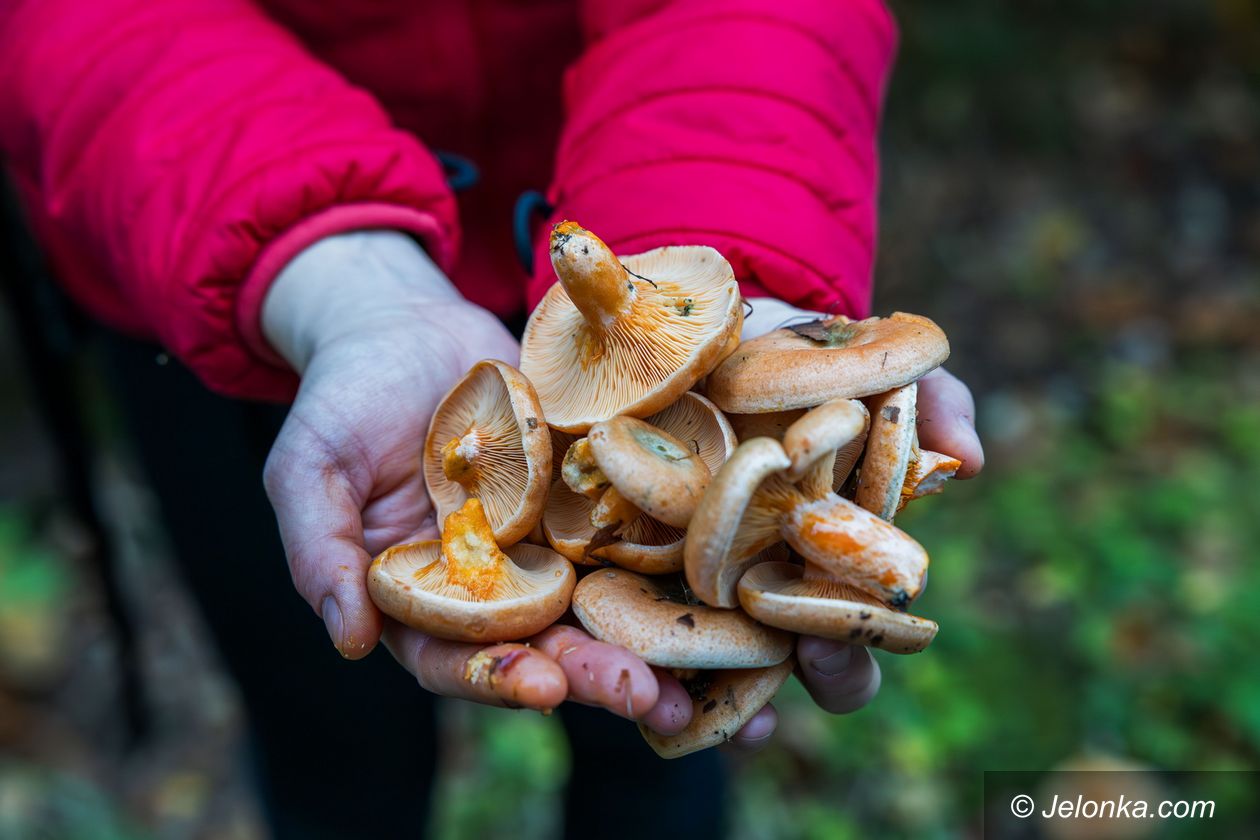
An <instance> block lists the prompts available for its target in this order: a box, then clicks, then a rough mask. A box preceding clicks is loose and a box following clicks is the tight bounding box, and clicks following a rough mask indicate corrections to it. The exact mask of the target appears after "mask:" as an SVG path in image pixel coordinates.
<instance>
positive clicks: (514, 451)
mask: <svg viewBox="0 0 1260 840" xmlns="http://www.w3.org/2000/svg"><path fill="white" fill-rule="evenodd" d="M551 458H552V452H551V440H550V432H549V430H548V428H547V423H546V421H545V420H544V419H543V413H542V406H541V405H539V402H538V397H537V395H536V394H535V393H534V389H533V386H531V385H530V383H529V380H528V379H526V378H525V376H524V375H522V374H521V372H520V371H518V370H516V369H515V368H513V367H512V366H511V365H507V364H504V363H503V362H499V361H494V360H486V361H482V362H478V363H477V364H475V365H473V366H472V368H471V369H470V370H469V371H468V373H467V374H465V375H464V378H463V379H461V380H460V381H459V382H457V383H456V384H455V387H453V388H451V390H450V391H449V392H448V393H447V394H446V396H445V397H443V398H442V401H441V402H440V403H438V407H437V408H436V409H435V410H434V412H433V419H432V420H431V421H430V423H429V433H428V435H427V436H426V437H425V441H424V458H423V461H424V483H425V487H426V488H427V489H428V492H429V498H430V499H432V500H433V505H434V507H435V508H436V512H437V517H438V522H439V523H444V522H445V521H446V517H447V516H449V515H450V514H451V513H452V512H454V511H456V510H458V509H459V508H460V507H461V506H462V505H463V504H464V502H466V501H467V500H468V499H469V498H470V497H475V498H478V499H480V500H481V503H482V506H483V507H484V508H485V514H486V518H487V519H488V520H489V521H490V524H491V526H492V527H493V528H494V534H495V540H496V541H497V543H498V544H499V545H500V546H504V547H506V546H509V545H512V544H514V543H516V542H519V541H520V540H522V539H524V538H525V537H526V536H527V535H528V534H529V532H530V531H531V530H532V529H533V528H534V526H535V525H536V524H537V523H538V520H539V519H540V518H541V517H542V511H543V506H544V504H545V503H546V499H547V487H548V485H549V484H550V481H551Z"/></svg>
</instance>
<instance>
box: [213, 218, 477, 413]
mask: <svg viewBox="0 0 1260 840" xmlns="http://www.w3.org/2000/svg"><path fill="white" fill-rule="evenodd" d="M356 230H397V231H401V232H403V233H407V234H410V235H411V236H413V237H415V239H416V240H417V241H418V242H419V243H420V245H421V247H423V248H424V249H425V251H427V252H428V254H429V257H430V258H432V260H433V261H434V262H435V263H437V265H438V267H439V268H441V269H442V270H443V271H445V272H449V271H450V269H451V263H452V261H453V259H454V254H453V253H452V249H451V243H450V241H449V240H448V238H447V237H446V236H444V235H443V232H442V225H441V223H440V222H439V221H438V219H437V217H436V216H434V215H432V214H430V213H425V212H423V211H421V210H416V209H414V208H411V207H404V206H401V205H397V204H384V203H373V202H364V203H356V204H340V205H337V206H335V207H330V208H328V209H327V210H324V211H322V212H319V213H316V214H315V215H313V216H308V217H306V218H305V219H302V220H301V221H300V222H298V223H297V224H295V225H293V226H292V227H290V228H289V229H288V230H286V231H285V232H284V233H282V234H281V235H280V236H278V237H276V238H275V239H273V240H272V241H271V242H269V243H268V244H267V245H266V247H264V248H263V250H262V251H261V252H260V253H259V254H258V258H257V259H256V260H255V261H254V265H253V267H252V268H251V269H250V272H249V274H248V275H247V276H246V278H245V282H244V283H242V284H241V286H240V289H239V290H238V292H237V296H236V307H235V321H236V331H237V335H238V336H239V337H240V340H241V343H242V344H243V345H244V346H245V348H246V349H247V350H248V351H249V352H250V354H251V355H252V356H253V357H254V358H256V359H257V360H259V361H260V362H263V363H265V364H267V365H269V366H271V367H272V368H275V369H276V373H277V375H278V376H277V387H276V389H275V390H276V395H277V398H279V399H284V398H285V396H286V395H287V396H289V397H291V396H292V394H293V393H295V392H296V388H297V376H296V375H295V374H294V373H293V370H292V369H291V368H290V367H289V363H288V362H286V361H285V360H284V359H283V358H282V357H281V356H280V354H278V353H277V352H276V351H275V350H274V349H272V347H271V345H270V344H268V343H267V339H266V336H264V335H263V330H262V306H263V301H264V300H265V299H266V297H267V291H268V290H269V289H270V288H271V283H272V281H274V280H275V279H276V276H277V275H279V274H280V272H281V271H283V270H284V267H285V266H286V265H288V264H289V262H290V261H291V260H292V259H293V258H294V257H296V256H297V255H298V254H299V253H301V252H302V251H303V250H305V249H306V248H308V247H309V246H311V245H313V244H315V243H316V242H318V241H319V240H321V239H324V238H326V237H329V236H336V235H337V234H341V233H350V232H351V231H356Z"/></svg>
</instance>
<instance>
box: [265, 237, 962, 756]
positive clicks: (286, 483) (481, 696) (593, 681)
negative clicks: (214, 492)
mask: <svg viewBox="0 0 1260 840" xmlns="http://www.w3.org/2000/svg"><path fill="white" fill-rule="evenodd" d="M802 314H806V313H803V312H802V311H801V310H798V309H795V308H794V307H790V306H788V305H787V304H783V303H781V302H779V301H774V300H768V299H762V300H759V301H757V302H756V304H755V309H754V311H753V313H752V315H751V316H750V317H749V318H748V319H747V321H746V322H745V326H744V337H745V338H747V337H750V336H753V335H758V334H761V333H764V332H767V331H769V330H771V329H773V328H775V327H776V326H778V325H780V324H781V323H783V322H784V321H787V320H789V319H792V318H794V317H799V316H801V315H802ZM262 317H263V331H264V333H265V335H266V337H267V339H268V341H269V342H270V343H271V345H272V346H273V347H274V348H275V349H276V351H277V352H278V353H280V355H282V356H283V357H284V358H285V359H286V360H287V361H288V362H289V364H291V365H292V366H293V368H294V370H296V371H297V372H298V373H299V374H300V375H301V377H302V383H301V387H300V389H299V391H298V395H297V399H296V400H295V402H294V404H293V407H292V409H291V410H290V412H289V415H288V417H287V419H286V420H285V423H284V426H283V428H282V429H281V430H280V434H279V436H278V437H277V438H276V442H275V444H274V446H273V448H272V451H271V454H270V456H269V458H268V460H267V466H266V470H265V473H264V481H265V484H266V488H267V494H268V497H269V498H270V499H271V503H272V505H273V506H274V508H275V511H276V517H277V519H278V521H279V525H280V534H281V537H282V539H283V541H284V546H285V553H286V555H287V557H288V562H289V570H290V572H291V574H292V576H293V582H294V585H295V586H296V587H297V590H298V592H299V593H301V595H302V597H303V598H305V599H306V601H307V602H308V603H309V604H310V605H311V606H312V607H313V608H314V609H315V611H316V612H317V613H319V614H320V615H321V617H322V618H323V620H324V624H325V627H326V628H327V630H328V635H329V636H330V638H331V639H332V642H333V644H334V645H335V646H336V647H337V650H339V651H340V652H341V654H342V655H343V656H345V657H347V658H350V659H358V658H360V657H363V656H366V655H367V654H368V653H369V652H370V651H371V650H372V648H373V647H375V646H376V644H377V642H378V641H381V640H383V641H384V643H385V645H386V646H387V647H388V648H389V650H390V652H391V653H392V654H393V655H394V658H395V659H397V660H398V662H399V663H400V664H401V665H402V666H403V667H404V668H406V669H407V670H408V671H410V672H411V673H412V674H413V675H414V676H415V677H416V679H417V680H418V681H419V683H420V685H421V686H422V687H424V688H425V689H427V690H428V691H432V692H434V693H436V694H440V695H443V696H446V697H454V698H458V699H462V700H472V701H475V702H480V703H487V704H491V705H500V706H503V705H507V706H523V707H528V708H535V709H550V708H552V707H554V706H557V705H559V704H560V703H561V702H563V701H564V700H566V699H567V700H572V701H575V702H578V703H584V704H586V705H591V706H602V707H604V708H606V709H608V710H609V711H610V712H612V713H613V714H616V715H619V716H621V717H626V718H631V719H634V720H638V721H641V722H643V723H644V724H646V725H647V726H649V727H650V728H652V729H654V730H656V731H658V732H661V733H663V734H674V733H676V732H680V731H681V730H682V729H683V728H685V727H686V725H687V723H688V722H689V720H690V716H691V702H690V699H689V698H688V696H687V693H686V691H685V690H684V689H683V687H682V685H681V684H680V683H679V682H678V681H677V680H676V679H674V677H673V676H671V675H670V674H669V673H668V672H666V671H664V670H662V669H658V668H653V667H651V666H649V665H647V664H646V663H644V662H643V661H642V660H640V659H639V658H638V657H636V656H634V655H633V654H631V653H630V652H629V651H626V650H624V649H622V648H619V647H615V646H613V645H608V644H605V643H603V642H599V641H597V640H595V639H593V638H591V637H590V636H589V635H587V634H586V633H585V632H584V631H582V630H581V629H579V628H576V627H568V626H559V625H558V626H554V627H551V628H549V629H548V630H545V631H543V632H542V633H540V634H539V635H538V636H536V637H534V638H533V639H531V640H530V645H529V646H528V647H526V646H524V645H519V644H510V645H495V646H492V647H490V648H484V646H481V645H471V644H463V643H458V642H448V641H445V640H442V639H435V638H431V637H428V636H425V635H424V634H422V633H419V632H418V631H415V630H412V629H410V628H407V627H403V626H402V625H400V624H398V623H397V622H394V621H392V620H390V619H388V618H386V617H384V616H383V615H382V614H381V613H380V611H379V610H378V609H377V608H376V607H375V605H374V604H373V603H372V601H371V600H370V598H369V597H368V592H367V587H366V573H367V568H368V565H369V564H370V563H371V562H372V558H373V557H374V556H375V555H376V554H378V553H380V552H381V551H383V550H384V549H386V548H388V547H389V546H392V545H396V544H398V543H402V542H410V541H415V540H422V539H436V538H437V527H436V523H435V522H434V519H433V508H432V505H431V504H430V502H429V499H428V496H427V495H426V493H425V487H424V478H423V474H422V472H421V463H420V456H421V449H422V445H421V444H422V441H423V440H424V436H425V433H426V431H427V429H428V424H429V418H430V416H431V415H432V413H433V411H434V409H435V408H436V406H437V404H438V402H439V401H440V400H441V398H442V397H443V395H445V393H446V392H447V390H449V389H450V387H451V386H452V385H453V384H454V383H455V382H456V381H457V380H458V379H459V378H460V377H461V376H463V374H464V373H465V372H466V371H467V370H468V368H469V367H471V366H472V365H473V364H474V363H475V362H477V361H479V360H481V359H485V358H494V359H501V360H503V361H505V362H507V363H509V364H512V365H516V364H517V363H518V354H519V348H518V345H517V343H516V340H515V339H514V338H513V337H512V336H511V335H510V334H509V333H508V332H507V330H506V329H504V327H503V326H502V324H500V323H499V321H498V319H496V318H495V317H494V316H493V315H491V314H490V313H488V312H486V311H485V310H483V309H481V308H479V307H477V306H474V305H472V304H470V303H468V302H467V301H465V300H464V299H463V298H462V297H460V295H459V293H458V292H456V291H455V289H454V287H453V286H452V285H451V284H450V282H449V281H448V280H447V279H446V277H445V276H443V274H442V272H441V271H440V270H439V269H438V268H437V267H436V266H435V265H434V264H433V263H432V262H431V261H430V260H429V258H428V257H427V255H426V254H425V253H424V251H423V250H422V249H421V248H420V247H419V246H418V245H417V244H416V243H415V242H414V241H413V240H411V239H410V238H408V237H407V236H405V235H403V234H400V233H394V232H386V231H365V232H360V233H351V234H345V235H341V236H335V237H330V238H328V239H325V240H322V241H321V242H319V243H316V244H315V245H313V246H311V247H310V248H308V249H307V250H306V251H304V252H302V254H300V255H299V256H298V257H296V258H295V259H294V260H293V261H292V262H290V263H289V265H288V266H287V267H286V268H285V270H284V271H283V272H282V273H281V274H280V275H279V276H278V277H277V278H276V280H275V282H274V283H273V285H272V287H271V290H270V292H269V294H268V296H267V299H266V302H265V303H264V307H263V313H262ZM973 416H974V408H973V404H972V399H971V394H970V392H969V391H968V390H967V388H966V386H965V385H963V384H962V383H961V382H960V381H958V380H957V379H956V378H954V377H953V376H951V375H949V374H948V373H946V372H944V371H936V372H934V373H933V374H931V375H929V376H928V377H925V378H924V380H923V381H922V383H921V386H920V390H919V423H920V426H919V435H920V440H921V442H922V444H923V446H925V447H926V448H929V449H934V450H937V451H940V452H943V453H946V454H949V455H952V456H954V457H956V458H959V459H960V460H962V461H963V467H962V469H961V470H960V471H959V477H963V478H966V477H970V476H971V475H974V474H975V473H976V472H978V471H979V469H980V467H981V465H982V464H983V457H984V456H983V453H982V452H981V449H980V443H979V440H978V438H977V437H976V433H975V428H974V421H973ZM483 648H484V649H485V650H486V652H487V653H489V654H490V655H495V656H498V655H503V654H506V653H509V652H511V651H519V653H517V654H516V655H515V657H514V659H513V666H512V667H511V668H510V669H505V672H504V673H502V675H501V676H499V677H498V678H496V679H495V680H493V681H492V682H487V681H482V682H476V683H472V682H469V681H468V680H466V679H465V676H464V673H465V665H466V663H467V662H468V660H469V658H470V657H472V656H473V655H474V654H476V653H477V652H478V651H481V650H483ZM797 655H798V661H799V665H798V670H797V673H798V675H799V677H800V678H801V681H802V682H803V684H804V685H805V687H806V689H807V690H808V691H809V693H810V695H811V696H812V697H813V698H814V700H815V702H817V703H818V705H819V706H821V707H822V708H823V709H826V710H827V711H829V712H833V713H844V712H850V711H853V710H855V709H858V708H860V707H861V706H863V705H865V704H866V703H867V702H868V701H869V700H870V699H871V698H872V697H874V695H875V693H876V692H877V691H878V690H879V683H880V672H879V666H878V664H877V663H876V662H875V660H874V659H873V658H872V657H871V655H870V653H869V652H868V651H867V649H866V648H863V647H854V646H849V645H844V644H841V643H838V642H832V641H827V640H824V639H818V638H811V637H803V638H801V639H800V641H799V642H798V644H797ZM776 724H777V715H776V713H775V710H774V708H773V707H772V706H767V707H766V708H764V709H762V710H761V711H760V712H759V713H758V714H757V715H756V716H755V717H753V718H752V720H750V721H749V722H748V723H747V724H746V725H745V726H744V727H743V729H741V730H740V732H739V733H738V734H737V735H736V737H735V738H734V743H735V745H736V746H737V747H742V748H745V749H752V748H755V747H757V746H760V745H762V744H764V743H765V742H766V741H767V740H768V739H769V737H770V735H771V734H772V733H773V731H774V729H775V726H776Z"/></svg>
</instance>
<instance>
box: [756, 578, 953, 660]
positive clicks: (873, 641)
mask: <svg viewBox="0 0 1260 840" xmlns="http://www.w3.org/2000/svg"><path fill="white" fill-rule="evenodd" d="M804 571H805V570H804V569H803V568H802V567H801V566H798V565H796V564H795V563H760V564H758V565H756V566H753V567H752V568H751V569H749V570H748V571H747V572H746V573H745V574H744V576H743V577H742V578H740V579H739V602H740V604H741V605H743V607H744V609H745V610H747V611H748V614H749V615H751V616H752V617H753V618H756V619H757V620H758V621H760V622H762V623H763V624H768V625H770V626H771V627H781V628H783V629H784V630H791V631H792V632H793V633H803V634H807V635H810V636H821V637H823V638H824V639H837V640H839V641H843V642H848V643H849V644H856V645H867V646H869V647H877V648H880V649H882V650H887V651H890V652H892V653H918V652H919V651H921V650H923V649H924V648H926V647H927V646H928V645H929V644H930V643H931V642H932V639H933V638H935V636H936V631H937V625H936V622H935V621H929V620H928V619H926V618H919V617H917V616H913V615H910V614H908V613H903V612H897V611H896V610H891V609H889V608H888V607H887V606H886V605H884V604H882V603H880V601H879V599H877V598H874V597H872V596H870V595H868V594H866V593H865V592H863V591H861V590H860V589H857V588H856V587H853V586H848V585H846V584H843V583H836V582H833V581H829V580H825V579H817V578H815V579H810V578H806V577H805V576H804Z"/></svg>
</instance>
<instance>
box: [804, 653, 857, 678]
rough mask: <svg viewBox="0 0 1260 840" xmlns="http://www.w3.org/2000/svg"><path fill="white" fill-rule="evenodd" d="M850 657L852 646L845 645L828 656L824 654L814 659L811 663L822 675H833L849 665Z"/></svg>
mask: <svg viewBox="0 0 1260 840" xmlns="http://www.w3.org/2000/svg"><path fill="white" fill-rule="evenodd" d="M852 658H853V648H852V647H849V646H848V645H846V646H844V647H842V648H840V650H838V651H836V652H835V653H833V654H831V655H830V656H824V657H823V658H822V659H815V660H814V661H813V663H811V664H812V665H813V668H814V670H815V671H817V672H818V673H820V674H822V675H823V676H824V677H834V676H835V675H836V674H839V673H841V672H842V671H844V669H845V668H847V667H849V660H851V659H852Z"/></svg>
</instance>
